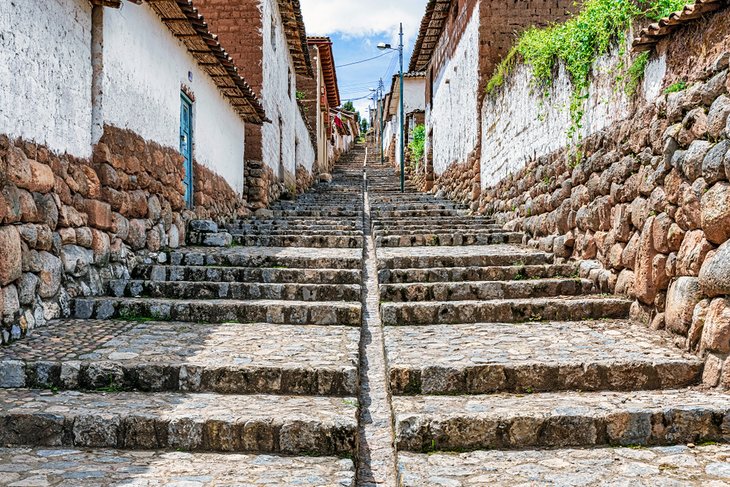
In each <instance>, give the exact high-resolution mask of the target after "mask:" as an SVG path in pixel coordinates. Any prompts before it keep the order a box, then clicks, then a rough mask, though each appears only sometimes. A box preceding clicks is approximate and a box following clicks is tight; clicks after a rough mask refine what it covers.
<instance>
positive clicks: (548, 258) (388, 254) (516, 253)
mask: <svg viewBox="0 0 730 487" xmlns="http://www.w3.org/2000/svg"><path fill="white" fill-rule="evenodd" d="M553 260H554V259H553V255H552V254H548V253H546V252H540V251H537V250H530V249H525V248H522V247H518V246H515V245H475V246H463V247H406V248H397V247H393V248H380V249H378V263H379V264H378V265H379V267H380V268H381V269H428V268H444V267H489V266H511V265H517V266H522V265H545V264H552V263H553Z"/></svg>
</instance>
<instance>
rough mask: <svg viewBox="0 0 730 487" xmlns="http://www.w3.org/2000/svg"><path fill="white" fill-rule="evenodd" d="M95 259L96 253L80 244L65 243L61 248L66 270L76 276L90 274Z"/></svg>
mask: <svg viewBox="0 0 730 487" xmlns="http://www.w3.org/2000/svg"><path fill="white" fill-rule="evenodd" d="M93 260H94V253H93V252H92V251H91V250H88V249H85V248H83V247H79V246H78V245H64V246H63V248H62V250H61V261H62V262H63V268H64V271H65V272H66V274H71V275H72V276H74V277H81V276H85V275H86V274H88V272H89V267H90V266H91V264H92V262H93Z"/></svg>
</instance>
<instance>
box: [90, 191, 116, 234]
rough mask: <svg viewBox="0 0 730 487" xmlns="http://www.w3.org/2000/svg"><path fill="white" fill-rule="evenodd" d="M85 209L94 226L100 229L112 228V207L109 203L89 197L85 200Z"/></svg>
mask: <svg viewBox="0 0 730 487" xmlns="http://www.w3.org/2000/svg"><path fill="white" fill-rule="evenodd" d="M84 211H85V212H86V215H87V217H88V221H89V225H91V226H92V227H95V228H98V229H100V230H111V229H112V207H111V205H109V203H104V202H103V201H99V200H91V199H87V200H85V201H84Z"/></svg>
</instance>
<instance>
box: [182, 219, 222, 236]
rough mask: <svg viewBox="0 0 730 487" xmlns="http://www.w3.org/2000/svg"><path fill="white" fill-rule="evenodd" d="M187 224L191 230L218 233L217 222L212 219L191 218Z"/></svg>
mask: <svg viewBox="0 0 730 487" xmlns="http://www.w3.org/2000/svg"><path fill="white" fill-rule="evenodd" d="M188 226H189V229H190V231H191V232H199V233H218V224H216V222H214V221H213V220H191V221H190V224H189V225H188Z"/></svg>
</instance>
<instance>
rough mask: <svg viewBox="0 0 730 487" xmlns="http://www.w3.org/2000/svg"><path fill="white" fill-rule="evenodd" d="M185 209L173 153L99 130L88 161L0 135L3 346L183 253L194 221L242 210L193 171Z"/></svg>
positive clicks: (221, 187)
mask: <svg viewBox="0 0 730 487" xmlns="http://www.w3.org/2000/svg"><path fill="white" fill-rule="evenodd" d="M195 175H196V192H195V202H196V207H195V208H194V209H193V210H190V209H187V208H186V207H185V200H184V188H183V184H182V179H183V161H182V156H180V154H179V153H178V152H177V151H175V150H173V149H169V148H164V147H162V146H160V145H158V144H156V143H154V142H148V141H145V140H144V139H142V138H141V137H139V136H138V135H136V134H134V133H133V132H130V131H127V130H122V129H118V128H114V127H110V126H107V127H105V130H104V135H103V136H102V139H101V142H100V143H99V144H98V145H97V146H96V147H95V148H94V151H93V157H90V158H88V159H83V158H77V157H73V156H69V155H66V154H64V155H58V154H56V153H54V152H52V151H49V150H48V148H47V147H46V146H43V145H40V144H36V143H34V142H29V141H26V140H24V139H20V138H17V139H11V138H9V137H7V136H0V255H1V256H2V259H0V317H1V319H2V326H1V327H0V334H1V335H2V340H3V343H7V342H8V341H9V340H12V339H17V338H20V337H21V336H22V335H23V334H25V333H27V332H28V331H30V330H32V329H33V328H34V327H36V326H42V325H44V324H45V323H46V322H47V321H48V320H51V319H54V318H58V317H61V316H68V314H69V312H70V309H69V307H70V303H71V298H74V297H77V296H93V295H100V294H102V293H104V291H105V286H106V285H107V283H108V281H109V280H110V279H118V278H123V277H129V273H130V270H131V269H132V268H133V267H134V265H135V264H136V263H137V262H138V261H139V260H140V259H145V258H153V257H155V256H156V253H157V252H158V251H159V250H161V249H163V248H176V247H179V246H180V245H183V244H184V242H185V236H186V225H187V222H188V221H189V220H190V219H193V218H201V217H203V218H215V219H217V220H219V221H223V219H225V218H229V217H230V216H233V215H243V214H245V213H246V212H247V209H246V206H245V202H244V201H243V200H242V199H241V198H240V197H239V196H237V193H236V192H235V191H234V190H233V189H232V188H231V187H230V186H229V185H228V184H227V183H226V182H225V180H224V179H223V178H222V177H220V176H216V175H213V174H211V173H210V170H209V169H207V168H205V167H204V166H202V165H199V164H197V163H196V166H195Z"/></svg>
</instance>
